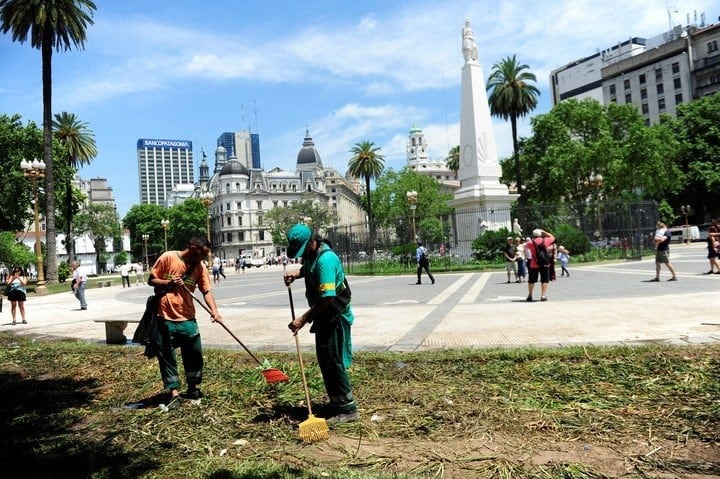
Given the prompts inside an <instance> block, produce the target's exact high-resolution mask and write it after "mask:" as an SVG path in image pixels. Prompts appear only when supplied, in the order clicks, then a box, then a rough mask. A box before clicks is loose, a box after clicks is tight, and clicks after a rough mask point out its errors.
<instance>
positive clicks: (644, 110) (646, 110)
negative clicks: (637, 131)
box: [642, 103, 650, 115]
mask: <svg viewBox="0 0 720 479" xmlns="http://www.w3.org/2000/svg"><path fill="white" fill-rule="evenodd" d="M642 112H643V115H647V114H648V113H650V108H649V107H648V104H647V103H643V104H642Z"/></svg>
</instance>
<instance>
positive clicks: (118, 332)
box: [94, 319, 140, 344]
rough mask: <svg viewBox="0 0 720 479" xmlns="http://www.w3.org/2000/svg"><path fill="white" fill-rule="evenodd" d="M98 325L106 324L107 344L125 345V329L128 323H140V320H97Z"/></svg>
mask: <svg viewBox="0 0 720 479" xmlns="http://www.w3.org/2000/svg"><path fill="white" fill-rule="evenodd" d="M94 321H95V322H96V323H105V342H106V343H107V344H125V343H127V338H126V337H125V334H124V332H125V328H127V325H128V323H139V322H140V319H95V320H94Z"/></svg>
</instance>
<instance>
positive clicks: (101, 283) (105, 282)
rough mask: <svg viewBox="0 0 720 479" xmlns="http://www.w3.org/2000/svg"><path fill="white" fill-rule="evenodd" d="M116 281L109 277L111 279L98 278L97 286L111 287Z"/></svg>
mask: <svg viewBox="0 0 720 479" xmlns="http://www.w3.org/2000/svg"><path fill="white" fill-rule="evenodd" d="M114 283H115V281H113V280H111V279H109V280H105V279H102V280H98V282H97V286H98V288H109V287H110V286H112V285H113V284H114Z"/></svg>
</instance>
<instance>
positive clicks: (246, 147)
mask: <svg viewBox="0 0 720 479" xmlns="http://www.w3.org/2000/svg"><path fill="white" fill-rule="evenodd" d="M217 146H222V147H223V148H225V152H226V154H227V158H232V157H235V158H236V159H237V160H238V161H239V162H240V163H242V164H243V165H244V166H245V168H262V163H261V162H260V135H258V134H257V133H250V131H249V130H243V131H236V132H234V133H230V132H225V133H223V134H222V135H220V136H219V137H218V139H217ZM215 166H216V168H218V167H219V168H220V169H222V167H223V166H224V165H217V164H216V165H215ZM219 171H220V170H219V169H216V170H215V173H217V172H219Z"/></svg>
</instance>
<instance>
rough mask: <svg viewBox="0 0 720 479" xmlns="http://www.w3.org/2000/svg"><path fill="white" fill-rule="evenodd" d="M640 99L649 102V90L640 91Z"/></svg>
mask: <svg viewBox="0 0 720 479" xmlns="http://www.w3.org/2000/svg"><path fill="white" fill-rule="evenodd" d="M640 99H641V100H647V88H643V89H642V90H640Z"/></svg>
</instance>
